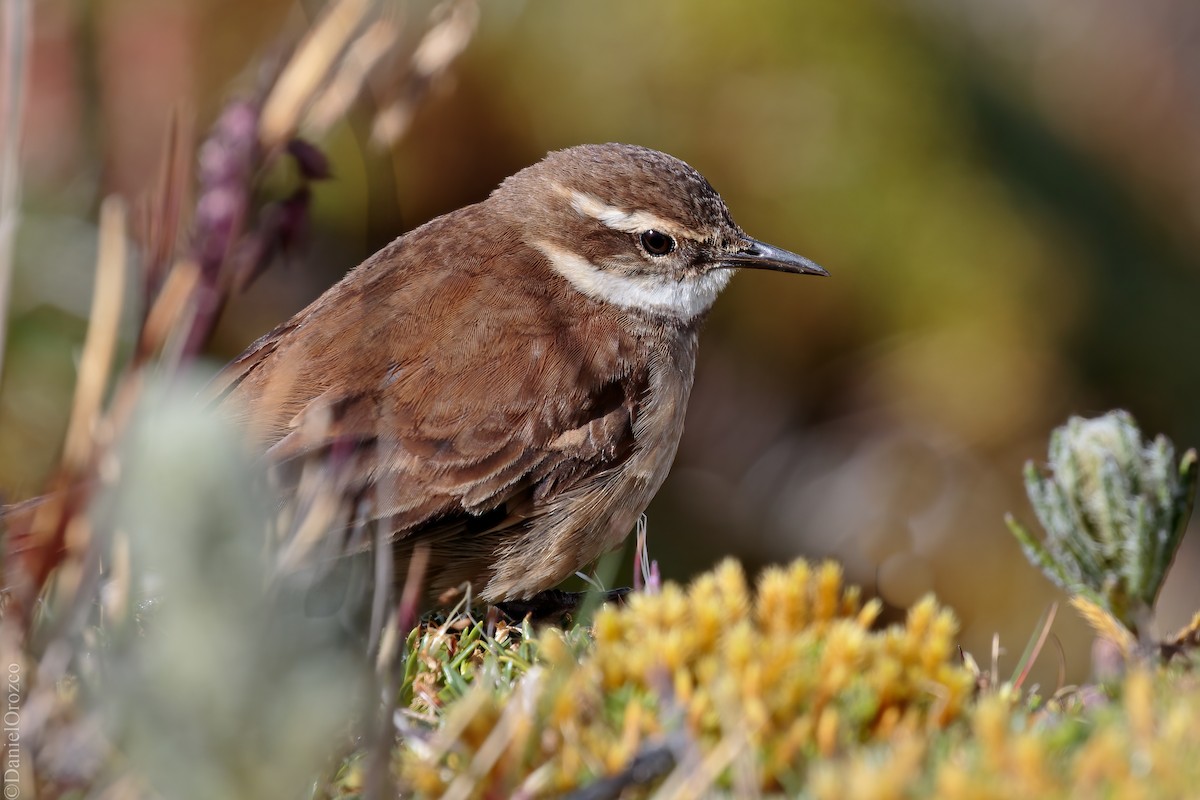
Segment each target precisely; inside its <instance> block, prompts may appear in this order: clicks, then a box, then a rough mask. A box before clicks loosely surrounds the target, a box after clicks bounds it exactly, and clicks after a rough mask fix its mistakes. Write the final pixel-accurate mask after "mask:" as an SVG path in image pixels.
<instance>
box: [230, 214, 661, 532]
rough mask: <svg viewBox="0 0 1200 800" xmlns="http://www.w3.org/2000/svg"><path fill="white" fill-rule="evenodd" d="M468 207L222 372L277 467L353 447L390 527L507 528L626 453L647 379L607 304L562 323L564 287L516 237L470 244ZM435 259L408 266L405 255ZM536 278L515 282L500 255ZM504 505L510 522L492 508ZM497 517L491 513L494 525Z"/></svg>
mask: <svg viewBox="0 0 1200 800" xmlns="http://www.w3.org/2000/svg"><path fill="white" fill-rule="evenodd" d="M474 213H475V210H474V209H472V208H467V209H463V210H462V211H459V212H456V213H455V214H452V215H449V216H448V217H444V218H441V219H439V220H435V221H434V222H433V223H430V224H429V225H427V226H425V227H423V228H420V229H417V230H416V231H413V232H412V233H410V234H409V235H408V236H406V237H403V238H402V239H399V240H397V241H396V242H394V243H393V244H392V245H390V246H389V247H388V248H385V249H384V250H383V251H381V252H380V253H378V254H376V256H374V257H372V258H371V259H369V260H368V261H367V262H365V263H364V264H363V265H362V266H360V267H359V268H358V271H359V274H357V275H356V276H355V278H354V280H353V281H351V280H349V279H347V280H344V281H343V282H342V283H340V284H338V285H337V286H336V287H334V288H333V289H331V290H330V291H329V292H327V293H326V294H325V295H323V296H322V297H321V298H319V299H318V300H317V301H316V302H315V303H314V304H313V305H311V306H310V307H309V308H307V309H305V310H304V311H302V312H301V313H300V314H298V315H297V316H296V317H295V318H294V319H292V320H291V321H289V322H288V323H286V324H284V325H282V326H280V327H279V328H277V329H276V330H275V331H273V332H272V333H270V334H268V335H267V336H265V337H263V339H260V340H259V341H258V342H256V343H255V344H254V345H253V346H252V347H251V348H250V349H249V350H248V351H247V353H246V354H245V355H243V356H242V357H240V358H239V359H238V360H236V361H234V362H233V363H232V364H231V365H230V366H229V367H228V368H227V369H226V371H225V373H223V374H222V375H221V376H219V377H218V380H217V382H216V383H215V384H214V387H215V391H216V392H218V393H220V394H221V396H222V397H223V398H225V399H226V400H227V401H232V402H234V403H236V404H239V405H240V406H241V407H242V408H243V409H244V412H243V413H245V414H246V415H247V416H248V418H249V420H250V424H251V426H252V428H253V430H255V431H256V433H257V436H258V438H259V439H260V440H261V442H262V443H263V444H264V445H266V446H267V447H269V452H270V455H271V457H272V458H273V459H275V460H277V461H279V462H294V461H297V460H303V459H305V458H308V457H311V456H313V455H317V456H321V455H327V454H329V453H330V452H331V450H333V449H335V448H336V447H337V446H338V445H339V444H349V445H352V447H351V448H349V449H350V450H351V451H352V453H353V455H352V456H351V457H350V461H349V462H348V463H349V469H351V470H352V472H353V474H352V475H351V476H350V483H351V488H352V489H357V490H363V491H369V492H370V493H371V495H372V497H371V500H372V503H371V511H370V516H371V517H374V518H391V524H393V525H394V528H395V532H396V534H397V536H398V537H401V538H404V537H412V536H419V537H422V538H424V537H430V538H433V539H439V538H441V539H445V538H446V537H448V536H454V535H459V534H460V533H462V532H463V531H465V530H469V529H471V528H472V526H473V522H474V521H477V520H481V519H486V520H490V521H489V524H488V525H487V526H486V527H487V528H489V529H494V528H495V527H497V526H503V525H505V524H511V523H512V522H513V521H514V520H515V519H519V518H527V517H529V516H532V515H536V514H537V513H538V505H539V502H540V500H541V499H542V498H543V497H544V496H546V495H547V493H549V492H551V490H552V489H554V490H558V489H562V488H568V487H570V486H572V485H575V484H577V483H578V482H580V481H582V480H585V479H586V478H587V477H588V476H591V475H594V474H595V473H597V472H598V471H601V470H604V469H607V468H609V467H613V466H615V465H617V464H619V463H620V462H621V461H622V460H623V459H625V458H626V457H628V455H629V452H630V450H631V448H632V446H633V422H634V419H635V417H636V415H637V412H638V406H639V402H640V401H641V397H640V392H641V388H642V387H644V385H645V381H644V376H640V375H632V374H630V370H631V366H630V365H631V364H632V363H638V359H637V358H635V357H634V352H633V351H634V348H636V347H637V346H638V342H637V341H636V340H634V339H633V338H632V337H629V336H628V335H624V334H623V333H622V329H621V328H620V326H619V325H618V324H617V320H616V319H614V318H609V317H606V316H605V315H604V314H602V313H601V314H597V315H590V314H589V315H587V316H586V318H585V319H577V320H565V319H563V318H562V311H561V309H562V308H564V307H570V305H569V304H567V303H564V302H562V298H561V297H557V296H556V293H557V292H563V291H571V290H570V289H569V288H568V287H567V286H566V285H565V282H564V281H562V279H561V278H559V277H558V276H557V275H556V274H555V273H554V272H553V271H552V270H551V269H550V267H549V265H548V264H546V263H545V262H544V261H543V260H542V257H541V256H540V254H538V253H536V252H535V251H533V250H531V249H529V248H527V247H526V246H525V245H523V244H521V243H520V242H519V241H516V240H501V241H496V242H492V243H491V245H490V247H489V248H484V249H483V254H482V256H481V255H480V248H479V247H478V245H477V244H476V246H475V247H473V248H471V252H473V253H474V254H475V255H474V257H472V256H471V255H469V254H468V253H467V252H466V251H465V250H463V249H456V248H455V246H454V244H453V242H454V241H457V240H456V239H455V238H454V237H450V236H442V235H441V234H442V233H443V228H444V227H446V226H449V227H453V228H455V229H457V230H459V231H461V230H471V229H473V227H474V224H475V222H476V221H475V220H474V219H472V215H473V214H474ZM416 252H419V253H423V254H425V256H426V257H427V258H430V259H432V261H427V262H425V263H414V262H413V261H412V258H413V254H414V253H416ZM502 258H516V259H520V260H521V261H522V262H524V263H526V264H529V265H530V269H532V270H535V271H537V272H539V273H541V274H536V275H535V277H537V278H540V279H539V280H532V281H531V280H529V277H530V276H529V275H528V274H526V275H524V276H523V279H521V280H513V275H512V273H511V271H510V270H506V269H496V268H495V267H494V264H493V263H492V262H493V261H494V260H495V259H502ZM498 511H499V512H500V517H499V518H495V516H496V513H497V512H498ZM494 518H495V519H494Z"/></svg>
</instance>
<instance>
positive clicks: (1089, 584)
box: [1008, 411, 1196, 640]
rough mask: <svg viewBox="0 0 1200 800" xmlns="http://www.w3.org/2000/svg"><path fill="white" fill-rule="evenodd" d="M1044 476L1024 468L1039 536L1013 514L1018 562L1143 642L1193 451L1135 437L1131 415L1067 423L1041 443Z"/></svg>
mask: <svg viewBox="0 0 1200 800" xmlns="http://www.w3.org/2000/svg"><path fill="white" fill-rule="evenodd" d="M1047 468H1048V469H1047V471H1045V472H1043V471H1042V470H1039V469H1038V468H1037V467H1036V466H1035V465H1034V464H1033V462H1032V461H1031V462H1029V463H1027V464H1026V466H1025V488H1026V491H1027V492H1028V493H1029V501H1030V503H1031V504H1032V505H1033V510H1034V512H1035V513H1036V514H1037V518H1038V521H1039V522H1041V524H1042V527H1043V528H1045V530H1046V537H1045V539H1042V540H1039V539H1036V538H1034V537H1033V536H1032V535H1031V534H1030V533H1029V531H1028V530H1026V529H1025V528H1024V527H1023V526H1022V525H1021V524H1020V523H1019V522H1017V521H1016V520H1015V519H1014V518H1013V517H1012V515H1011V514H1010V515H1009V516H1008V525H1009V528H1010V529H1011V530H1012V532H1013V534H1014V535H1015V536H1016V537H1017V539H1018V541H1020V543H1021V547H1022V548H1023V549H1024V551H1025V555H1026V557H1028V558H1029V560H1030V561H1031V562H1032V563H1033V564H1034V565H1036V566H1038V567H1041V569H1042V571H1043V572H1045V573H1046V575H1047V576H1048V577H1049V578H1050V580H1052V581H1054V582H1055V583H1056V584H1058V585H1059V586H1061V587H1062V588H1063V589H1065V590H1067V591H1068V592H1070V593H1072V594H1075V595H1081V596H1083V597H1085V598H1087V599H1089V600H1091V601H1092V602H1094V603H1096V604H1098V605H1100V606H1101V607H1102V608H1104V609H1105V610H1107V611H1108V612H1109V613H1110V614H1112V615H1113V617H1114V618H1116V619H1117V620H1118V621H1119V622H1121V623H1122V624H1123V625H1125V627H1127V628H1128V629H1129V630H1130V631H1131V632H1133V633H1134V634H1136V635H1138V636H1139V637H1141V638H1142V639H1143V640H1144V639H1145V638H1146V637H1147V636H1148V634H1149V622H1150V618H1151V613H1152V611H1153V609H1154V603H1155V601H1156V600H1157V598H1158V593H1159V590H1160V589H1161V588H1162V584H1163V580H1164V579H1165V578H1166V574H1167V570H1168V569H1169V568H1170V566H1171V562H1172V561H1173V560H1174V558H1175V551H1176V550H1177V549H1178V548H1179V542H1180V540H1181V539H1182V538H1183V532H1184V529H1185V528H1186V527H1187V521H1188V517H1189V516H1190V515H1191V510H1192V499H1193V497H1194V495H1195V488H1196V451H1195V450H1188V451H1187V452H1186V453H1184V455H1183V458H1182V459H1179V460H1176V458H1175V448H1174V446H1173V445H1172V444H1171V442H1170V440H1169V439H1167V438H1166V437H1165V436H1158V437H1157V438H1155V439H1154V440H1153V441H1146V440H1144V439H1142V434H1141V431H1139V430H1138V427H1137V424H1136V423H1135V422H1134V420H1133V417H1132V416H1130V415H1129V414H1128V413H1127V412H1125V411H1111V412H1109V413H1108V414H1105V415H1104V416H1102V417H1097V418H1095V419H1083V418H1081V417H1072V418H1071V419H1070V420H1068V421H1067V424H1066V425H1063V426H1062V427H1060V428H1057V429H1056V430H1055V431H1054V433H1053V435H1052V436H1051V438H1050V461H1049V464H1047Z"/></svg>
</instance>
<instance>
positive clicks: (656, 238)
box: [641, 230, 675, 256]
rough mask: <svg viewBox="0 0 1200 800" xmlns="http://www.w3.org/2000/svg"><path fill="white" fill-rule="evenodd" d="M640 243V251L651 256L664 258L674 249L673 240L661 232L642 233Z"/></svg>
mask: <svg viewBox="0 0 1200 800" xmlns="http://www.w3.org/2000/svg"><path fill="white" fill-rule="evenodd" d="M641 242H642V249H643V250H645V251H646V252H647V253H649V254H650V255H652V256H665V255H666V254H667V253H669V252H671V251H672V250H674V249H675V240H674V239H672V238H671V237H670V236H668V235H667V234H665V233H663V232H662V231H655V230H649V231H645V232H643V233H642V236H641Z"/></svg>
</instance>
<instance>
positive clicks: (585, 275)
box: [535, 242, 733, 322]
mask: <svg viewBox="0 0 1200 800" xmlns="http://www.w3.org/2000/svg"><path fill="white" fill-rule="evenodd" d="M535 246H536V247H537V248H538V249H539V250H541V251H542V253H544V254H545V256H546V258H548V259H549V260H550V263H551V264H552V265H553V266H554V269H555V270H557V271H558V273H559V274H560V275H562V276H563V277H564V278H566V279H567V280H568V281H570V282H571V285H572V286H574V287H575V288H576V289H578V290H579V291H581V292H583V293H584V294H586V295H587V296H588V297H592V298H595V299H597V300H603V301H604V302H607V303H613V304H614V305H618V306H621V307H623V308H633V309H640V310H642V311H651V312H656V313H659V314H667V315H670V316H673V317H677V318H678V319H681V320H683V321H685V322H686V321H687V320H690V319H692V318H693V317H695V316H696V315H697V314H700V313H703V312H705V311H707V310H708V309H709V307H710V306H712V304H713V301H714V300H716V299H717V295H718V294H720V293H721V290H722V289H724V288H725V285H726V284H727V283H729V279H730V278H731V277H732V276H733V270H728V269H717V270H713V271H712V272H707V273H704V274H703V275H700V276H698V277H696V278H686V279H684V280H679V281H677V280H674V279H673V278H670V277H667V276H666V275H620V274H618V273H616V272H613V271H611V270H606V269H603V268H601V267H598V266H596V265H595V264H593V263H592V262H590V261H588V260H587V259H586V258H583V257H582V256H579V255H577V254H575V253H572V252H569V251H567V250H563V249H562V248H560V247H556V246H554V245H552V244H550V243H549V242H536V243H535Z"/></svg>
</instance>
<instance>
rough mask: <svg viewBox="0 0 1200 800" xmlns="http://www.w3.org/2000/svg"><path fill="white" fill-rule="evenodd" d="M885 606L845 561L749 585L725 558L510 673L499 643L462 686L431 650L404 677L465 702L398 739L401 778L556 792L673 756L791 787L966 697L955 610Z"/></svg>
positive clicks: (940, 722) (927, 725)
mask: <svg viewBox="0 0 1200 800" xmlns="http://www.w3.org/2000/svg"><path fill="white" fill-rule="evenodd" d="M878 612H879V605H878V603H877V602H869V603H866V604H865V605H864V604H863V603H861V601H860V598H859V593H858V590H857V589H856V588H854V587H849V588H847V587H845V586H843V583H842V574H841V570H840V568H839V567H837V566H836V565H835V564H832V563H826V564H823V565H821V566H819V567H815V568H814V567H812V566H810V565H809V564H807V563H806V562H803V561H798V562H796V563H794V564H793V565H791V566H790V567H788V568H786V569H780V568H773V569H768V570H766V571H765V572H764V573H763V574H762V576H761V577H760V578H759V580H758V583H757V586H756V587H755V589H754V591H751V589H750V587H749V586H748V585H747V582H746V578H745V575H744V573H743V572H742V569H741V568H740V567H739V566H738V565H737V564H736V563H735V562H732V561H729V562H726V563H724V564H723V565H721V566H720V567H718V568H717V569H716V570H715V571H713V572H711V573H708V574H705V575H703V576H701V577H699V578H698V579H696V580H695V581H694V582H693V583H692V584H691V585H690V586H689V587H688V588H687V589H683V588H681V587H679V586H676V585H673V584H668V585H666V586H665V587H664V588H663V590H662V592H661V593H659V594H656V595H648V594H641V595H635V596H634V597H632V598H631V599H630V601H629V602H628V604H627V605H625V606H624V607H620V608H617V607H613V606H606V607H604V608H602V609H600V611H599V612H598V613H597V615H596V617H595V620H594V623H593V626H592V630H591V636H590V637H589V636H587V635H586V633H585V632H584V631H581V630H578V629H577V630H576V631H573V632H569V633H565V634H564V633H563V632H561V631H558V630H554V629H550V630H547V631H545V632H543V633H542V634H541V635H540V636H539V637H538V638H537V640H536V643H535V646H534V648H533V649H534V651H535V652H536V655H535V656H534V657H533V658H532V659H531V660H530V662H529V663H530V664H531V666H530V668H529V669H528V670H526V671H525V672H524V674H523V675H522V676H521V677H520V678H519V679H518V680H515V681H513V680H506V679H502V678H501V674H502V672H503V667H504V666H505V664H508V665H510V666H511V663H512V662H511V661H508V662H506V661H505V660H504V657H503V656H501V655H500V653H499V651H496V652H490V651H489V652H488V653H487V654H485V655H484V656H483V658H482V659H481V660H478V661H477V662H475V667H476V669H475V672H474V680H473V682H472V685H471V687H470V689H469V690H467V691H462V692H459V691H457V690H453V689H452V687H453V686H454V685H457V684H458V682H459V681H460V680H461V679H462V678H463V675H462V673H460V672H457V671H454V670H451V671H450V672H449V673H448V672H447V671H446V669H444V668H443V665H444V663H445V662H442V661H439V659H437V658H433V657H431V656H430V654H429V652H428V651H426V653H425V655H423V656H419V657H418V659H417V661H418V663H420V664H421V665H422V666H421V668H420V669H419V670H418V671H417V672H416V673H415V674H413V675H411V680H410V684H409V685H413V686H422V687H424V688H423V690H422V694H423V696H424V697H426V698H428V697H436V696H438V694H439V692H442V691H446V690H451V691H452V692H453V693H454V694H455V695H457V699H455V700H454V701H453V702H451V703H449V704H448V705H446V706H445V707H444V708H443V709H442V710H441V711H442V713H440V714H439V715H438V716H439V717H440V719H439V723H438V728H437V730H436V732H435V733H433V734H432V735H431V736H430V737H428V738H424V739H423V738H422V737H420V736H419V735H418V736H411V735H410V736H409V737H405V738H404V743H403V744H402V745H401V748H400V752H399V754H398V762H397V766H398V770H399V774H400V778H401V781H402V783H403V784H404V785H406V786H408V787H409V788H410V789H412V790H413V791H415V793H417V794H418V795H437V794H440V793H442V792H444V791H447V790H449V789H450V788H451V787H455V788H454V792H455V793H460V794H464V793H465V795H466V796H509V795H511V794H513V793H518V792H531V793H533V794H538V793H543V792H546V793H550V792H562V791H567V790H571V789H574V788H577V787H580V786H585V785H588V784H590V783H593V782H595V781H597V780H602V779H612V778H613V776H620V775H622V774H623V773H625V772H626V771H628V770H629V768H630V767H631V765H632V766H635V767H636V766H637V765H638V764H639V763H641V762H642V761H644V760H645V758H646V757H647V756H648V755H653V754H656V753H669V755H668V756H667V757H666V759H665V761H664V762H663V763H665V764H666V767H667V768H670V767H671V766H672V765H675V764H680V763H683V762H686V761H688V760H695V761H696V768H695V771H694V772H692V773H691V775H692V777H693V778H694V779H695V780H697V781H699V782H700V783H701V784H707V785H712V784H716V785H730V786H734V785H736V786H740V787H742V788H749V787H750V786H753V787H754V788H756V789H759V790H768V791H770V790H778V789H781V788H787V789H792V788H798V787H800V786H802V785H803V784H804V782H805V780H806V777H807V774H808V771H809V764H810V763H812V762H813V761H814V760H815V759H817V758H829V757H832V756H835V755H837V754H839V753H843V752H847V751H848V750H850V749H853V748H856V747H858V746H860V745H862V744H864V743H867V744H869V743H880V742H889V741H892V740H894V739H896V738H897V737H900V738H904V737H908V736H910V735H912V734H915V733H917V732H923V733H928V732H929V731H932V730H938V729H941V728H942V727H943V726H945V725H947V724H948V723H949V722H951V721H952V720H954V719H956V718H957V717H959V716H960V715H961V713H962V711H963V708H964V704H965V703H966V702H967V700H968V699H969V697H970V696H971V693H972V690H973V687H974V680H973V677H972V675H971V674H970V673H969V672H968V671H967V670H966V669H965V668H963V667H961V666H959V665H958V664H957V663H956V661H955V650H954V644H955V643H954V636H955V634H956V631H957V624H956V622H955V620H954V617H953V615H952V614H951V613H950V612H949V611H946V610H944V609H940V608H939V607H938V606H937V604H936V603H935V602H934V601H933V599H932V598H927V599H925V600H922V601H921V602H919V603H918V604H917V605H915V606H914V607H913V608H912V609H911V611H910V612H909V615H908V619H907V620H906V622H905V624H903V625H894V626H891V627H889V628H886V629H884V630H879V631H875V630H872V629H871V626H872V623H873V622H874V621H875V618H876V616H877V615H878ZM423 641H425V642H426V644H434V645H435V646H436V637H429V638H427V639H425V640H423ZM476 641H477V640H476ZM521 660H524V659H521ZM464 663H465V662H464ZM431 667H432V668H431ZM412 696H413V697H414V698H415V697H416V695H412ZM418 705H420V706H421V708H420V709H419V710H420V711H421V715H422V716H425V715H427V714H428V713H429V711H430V704H429V703H428V702H425V701H421V702H419V703H418ZM414 733H415V732H414ZM664 771H666V770H664Z"/></svg>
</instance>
